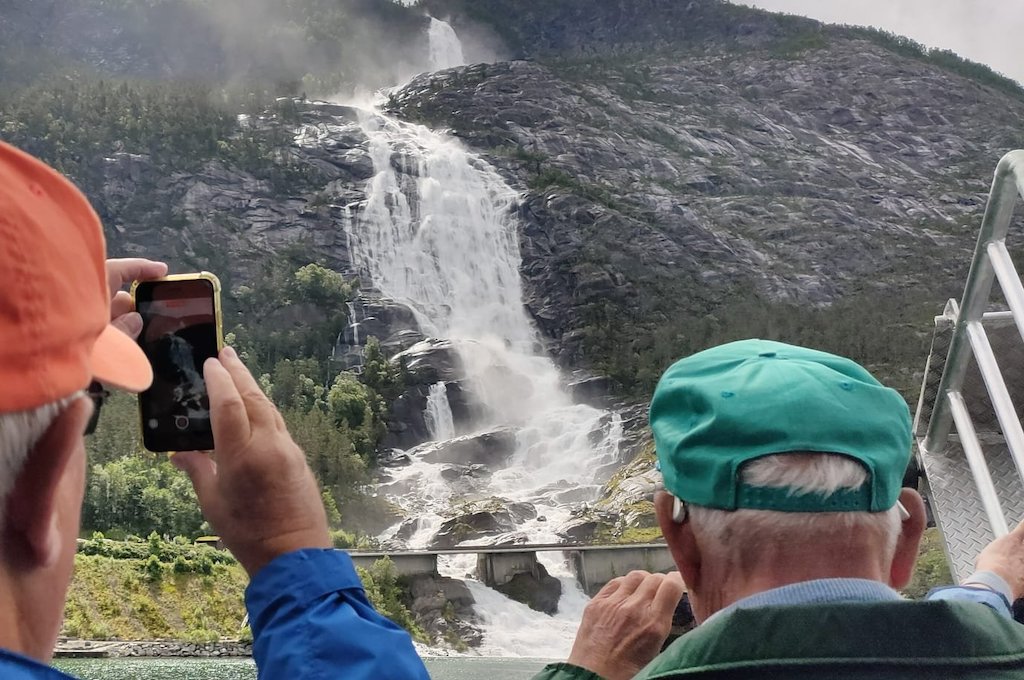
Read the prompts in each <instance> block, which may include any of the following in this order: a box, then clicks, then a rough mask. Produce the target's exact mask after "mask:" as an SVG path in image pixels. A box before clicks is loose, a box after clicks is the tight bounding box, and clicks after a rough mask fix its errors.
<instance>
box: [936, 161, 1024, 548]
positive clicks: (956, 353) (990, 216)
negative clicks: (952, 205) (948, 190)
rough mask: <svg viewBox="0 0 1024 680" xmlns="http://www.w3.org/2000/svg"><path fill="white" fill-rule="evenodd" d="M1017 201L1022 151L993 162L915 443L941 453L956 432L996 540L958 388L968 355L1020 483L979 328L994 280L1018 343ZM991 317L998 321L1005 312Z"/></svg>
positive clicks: (1020, 466) (1023, 177)
mask: <svg viewBox="0 0 1024 680" xmlns="http://www.w3.org/2000/svg"><path fill="white" fill-rule="evenodd" d="M1018 196H1021V197H1024V151H1012V152H1010V153H1008V154H1006V155H1005V156H1004V157H1003V158H1002V160H1001V161H999V166H998V167H997V168H996V176H995V181H994V182H993V184H992V192H991V193H990V194H989V199H988V206H987V207H986V208H985V218H984V220H983V221H982V224H981V233H980V234H979V235H978V245H977V247H976V248H975V250H974V259H973V260H972V262H971V270H970V273H969V274H968V275H967V286H966V287H965V288H964V295H963V298H962V300H961V303H960V304H959V305H958V304H957V303H956V302H955V301H952V300H951V301H950V304H949V305H948V306H947V308H946V315H947V316H948V317H950V318H951V319H952V320H953V322H954V324H955V325H954V330H953V338H952V341H951V343H950V346H949V353H948V354H947V356H946V364H945V368H944V370H943V372H942V378H941V381H940V382H939V390H938V394H937V395H936V397H935V406H934V408H933V410H932V415H931V419H930V420H929V421H928V430H927V432H926V433H925V437H924V440H923V441H922V442H921V444H920V448H921V449H922V451H923V452H924V453H941V452H942V451H943V450H945V448H946V446H947V444H948V443H949V434H950V430H951V428H952V427H954V426H955V427H956V432H957V435H958V436H959V438H960V443H961V446H962V448H963V451H964V456H965V457H966V458H967V464H968V465H969V466H970V469H971V473H972V475H973V476H974V481H975V483H976V484H977V485H978V493H979V494H980V498H981V502H982V505H983V507H984V509H985V513H986V515H987V516H988V520H989V523H990V524H991V526H992V531H993V533H994V534H995V535H996V536H997V537H998V536H1003V535H1005V534H1006V533H1008V531H1009V529H1008V527H1007V523H1006V516H1005V514H1004V513H1003V510H1002V507H1001V506H1000V504H999V496H998V494H997V493H996V489H995V484H994V483H993V481H992V473H991V471H990V470H989V468H988V465H987V463H986V462H985V456H984V452H983V449H982V446H981V443H980V441H979V439H978V435H977V433H976V432H975V428H974V423H973V422H972V421H971V416H970V413H969V411H968V408H967V404H966V403H965V402H964V398H963V394H962V389H963V384H964V377H965V376H966V374H967V368H968V365H969V363H970V360H971V357H972V356H973V357H974V359H975V361H976V363H977V365H978V370H979V372H980V373H981V377H982V380H983V381H984V383H985V388H986V390H987V391H988V394H989V397H990V399H991V400H992V405H993V406H994V407H995V412H996V417H997V419H998V421H999V426H1000V428H1001V429H1002V432H1003V437H1004V438H1005V440H1006V445H1007V448H1008V449H1009V452H1010V456H1011V458H1012V459H1013V463H1014V466H1015V467H1016V468H1017V473H1018V474H1019V475H1020V476H1021V483H1022V484H1024V429H1022V428H1021V423H1020V419H1019V418H1018V417H1017V411H1016V410H1015V409H1014V405H1013V401H1012V400H1011V398H1010V392H1009V390H1008V389H1007V387H1006V381H1005V380H1004V379H1003V374H1002V372H1001V371H1000V370H999V364H998V362H997V361H996V357H995V354H994V353H993V351H992V345H991V344H990V343H989V339H988V335H987V334H986V332H985V327H984V323H983V321H984V319H985V318H987V317H988V316H994V315H993V314H991V313H990V314H988V315H986V313H985V309H986V308H987V307H988V304H989V297H990V296H991V293H992V284H993V283H995V281H996V280H998V281H999V286H1000V288H1002V291H1003V296H1004V297H1005V299H1006V302H1007V305H1008V306H1009V307H1010V314H1011V315H1012V317H1013V320H1014V322H1015V323H1016V325H1017V330H1018V331H1019V332H1020V335H1021V339H1022V340H1024V285H1022V284H1021V280H1020V276H1018V274H1017V271H1016V269H1015V268H1014V266H1013V260H1012V259H1011V258H1010V253H1009V251H1007V249H1006V235H1007V232H1008V231H1009V228H1010V221H1011V219H1012V218H1013V210H1014V207H1015V206H1016V204H1017V197H1018ZM997 314H999V315H1000V316H1005V313H997Z"/></svg>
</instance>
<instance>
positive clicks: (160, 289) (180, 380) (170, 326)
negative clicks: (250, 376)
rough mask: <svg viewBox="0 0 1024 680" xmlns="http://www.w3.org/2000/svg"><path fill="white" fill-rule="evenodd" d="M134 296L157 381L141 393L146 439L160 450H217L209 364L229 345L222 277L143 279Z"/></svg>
mask: <svg viewBox="0 0 1024 680" xmlns="http://www.w3.org/2000/svg"><path fill="white" fill-rule="evenodd" d="M132 297H133V298H134V300H135V309H136V310H137V311H138V312H139V314H140V315H141V316H142V332H141V333H140V334H139V345H141V346H142V351H143V352H145V353H146V356H147V357H148V358H149V363H150V364H151V365H152V366H153V385H152V386H151V387H150V388H149V389H148V390H146V391H145V392H143V393H141V394H140V395H139V411H140V414H141V417H142V441H143V443H144V444H145V446H146V448H147V449H149V450H150V451H156V452H165V451H194V450H199V451H202V450H209V449H212V448H213V428H212V427H211V424H210V398H209V395H208V394H207V392H206V381H205V380H204V379H203V363H204V362H205V361H206V360H207V359H209V358H210V357H216V356H217V354H218V353H219V352H220V349H221V348H222V347H223V345H224V340H223V338H222V330H221V309H220V281H218V280H217V277H216V276H214V275H213V274H210V273H209V272H201V273H198V274H179V275H175V276H168V277H166V278H163V279H157V280H155V281H139V282H136V283H135V285H134V286H132Z"/></svg>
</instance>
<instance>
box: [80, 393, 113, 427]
mask: <svg viewBox="0 0 1024 680" xmlns="http://www.w3.org/2000/svg"><path fill="white" fill-rule="evenodd" d="M85 396H87V397H89V398H90V399H92V406H93V408H92V417H91V418H89V424H88V425H86V427H85V434H86V436H88V435H90V434H92V433H93V432H95V431H96V424H97V423H99V422H100V409H101V408H103V402H104V401H106V400H107V398H108V397H110V392H108V391H107V390H105V389H103V385H101V384H100V383H98V382H96V381H95V380H93V381H92V382H91V383H89V388H88V389H87V390H86V391H85Z"/></svg>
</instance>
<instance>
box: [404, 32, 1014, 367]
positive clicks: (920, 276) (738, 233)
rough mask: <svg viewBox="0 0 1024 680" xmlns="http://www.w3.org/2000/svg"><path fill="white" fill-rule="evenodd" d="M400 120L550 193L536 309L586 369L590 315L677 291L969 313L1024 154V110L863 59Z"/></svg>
mask: <svg viewBox="0 0 1024 680" xmlns="http://www.w3.org/2000/svg"><path fill="white" fill-rule="evenodd" d="M390 109H391V110H392V111H395V112H397V113H399V114H400V115H403V116H407V117H410V118H413V119H416V120H422V121H424V122H426V123H428V124H430V125H434V126H444V127H448V128H450V129H451V130H452V131H453V133H454V134H456V135H458V136H459V137H461V138H462V139H464V140H466V142H467V143H468V144H470V145H471V146H473V147H474V148H476V149H479V150H480V151H481V152H483V153H485V154H486V155H487V157H488V158H489V159H490V160H491V161H492V162H493V163H495V164H496V165H497V166H498V167H500V168H502V169H503V171H504V172H505V173H506V174H507V176H508V177H509V178H510V180H512V181H514V182H516V183H518V184H519V185H520V186H524V187H531V186H532V187H536V188H535V189H534V190H532V191H527V193H526V196H525V199H524V201H523V203H522V206H521V208H520V217H521V219H522V223H523V232H522V233H523V253H524V260H525V261H524V277H525V280H526V281H527V283H528V284H529V290H530V292H531V296H530V301H529V304H530V308H531V311H532V312H533V313H534V316H535V318H536V319H537V322H538V323H539V324H540V326H541V327H542V328H543V329H544V330H545V331H546V332H547V333H548V334H549V335H550V336H552V337H553V338H556V339H558V340H560V342H559V343H557V346H558V347H559V351H560V352H561V353H562V356H563V357H565V358H566V360H567V361H568V363H570V364H571V363H574V362H575V361H576V360H578V357H580V350H579V345H578V343H577V341H578V340H579V339H580V335H581V334H580V329H581V327H582V326H583V325H584V324H585V323H586V321H585V319H584V318H583V313H584V312H585V310H586V308H587V306H588V304H590V303H593V302H597V301H599V302H600V303H601V304H609V303H610V304H611V305H612V306H613V307H614V308H615V309H617V310H623V318H625V317H626V310H630V309H636V308H638V307H639V308H640V309H642V310H645V311H647V310H652V309H654V308H657V309H659V311H660V310H665V309H666V305H665V304H664V303H665V300H654V301H652V300H650V299H645V298H647V297H648V296H651V295H652V294H656V291H666V290H673V289H675V290H680V287H679V286H677V285H674V284H675V283H677V282H679V281H684V282H685V286H683V287H682V288H683V289H684V290H686V289H688V290H687V292H689V293H690V295H691V298H692V299H695V300H699V301H704V300H706V299H707V298H708V297H710V298H712V299H714V298H715V297H718V298H719V299H721V296H723V295H727V294H729V292H731V291H735V290H736V287H737V286H738V285H745V286H748V287H749V288H751V289H752V290H753V291H754V292H756V293H757V294H759V295H760V296H761V297H763V298H765V299H769V300H788V301H794V302H799V303H802V304H808V305H827V304H829V303H832V302H835V301H836V300H839V299H841V298H843V297H844V296H848V295H852V294H855V293H858V292H861V291H864V290H877V291H882V290H898V291H911V290H912V291H920V292H923V293H926V294H928V293H930V294H932V295H933V297H934V299H935V300H936V301H939V300H941V299H942V298H943V297H945V296H947V295H951V294H956V292H957V288H958V286H960V285H962V284H961V282H962V278H963V275H964V273H965V272H966V267H967V264H968V261H969V253H970V251H971V249H972V248H973V241H974V237H975V234H976V230H977V227H978V225H979V224H980V217H981V213H982V211H983V208H984V200H985V195H986V194H987V191H988V189H989V185H990V182H991V173H992V170H993V168H994V166H995V163H996V161H998V159H999V158H1000V157H1001V155H1002V154H1003V153H1005V152H1006V151H1008V150H1010V149H1012V148H1015V147H1017V146H1019V145H1021V144H1024V104H1022V102H1021V101H1020V100H1013V99H1010V98H1008V97H1006V96H1004V95H1002V94H1001V93H997V92H994V91H991V90H989V89H986V88H985V87H982V86H979V85H977V84H974V83H971V82H969V81H968V80H966V79H964V78H962V77H958V76H956V75H953V74H951V73H949V72H946V71H943V70H942V69H939V68H936V67H926V66H922V64H921V63H919V62H916V61H913V60H910V59H906V58H900V57H896V56H894V55H893V54H892V53H890V52H887V51H886V50H884V49H882V48H881V47H879V46H876V45H873V44H871V43H869V42H867V41H865V40H847V39H835V40H833V41H832V42H831V43H830V44H829V45H827V46H825V47H820V48H818V49H813V50H809V51H807V52H802V53H801V54H800V55H799V56H795V57H792V58H775V59H766V58H765V54H764V53H762V52H758V51H751V52H726V53H721V52H719V53H716V52H713V51H712V52H703V53H700V54H691V55H678V54H660V55H649V56H644V57H635V56H634V57H621V58H618V59H611V60H603V61H596V60H586V59H579V60H562V61H557V62H554V63H551V64H539V63H535V62H510V63H500V64H487V65H476V66H472V67H468V68H466V69H461V70H456V71H448V72H442V73H438V74H430V75H424V76H421V77H419V78H417V79H416V80H414V81H413V82H412V83H410V84H409V85H408V86H407V87H405V88H404V89H402V90H401V91H400V92H398V93H397V94H395V95H394V96H393V97H392V100H391V104H390ZM588 251H591V252H592V253H593V254H592V255H591V256H590V257H587V256H586V254H587V252H588ZM594 251H596V252H594ZM581 252H583V253H584V254H585V255H584V257H583V258H581V257H580V253H581ZM680 292H682V291H681V290H680ZM672 305H674V306H675V307H676V309H678V310H681V311H684V313H686V312H691V310H692V307H690V306H689V305H688V304H687V302H686V301H685V300H675V301H673V302H672ZM688 307H689V309H688Z"/></svg>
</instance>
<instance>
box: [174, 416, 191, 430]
mask: <svg viewBox="0 0 1024 680" xmlns="http://www.w3.org/2000/svg"><path fill="white" fill-rule="evenodd" d="M188 423H189V419H188V416H174V426H175V427H176V428H178V429H179V430H187V429H188Z"/></svg>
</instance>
